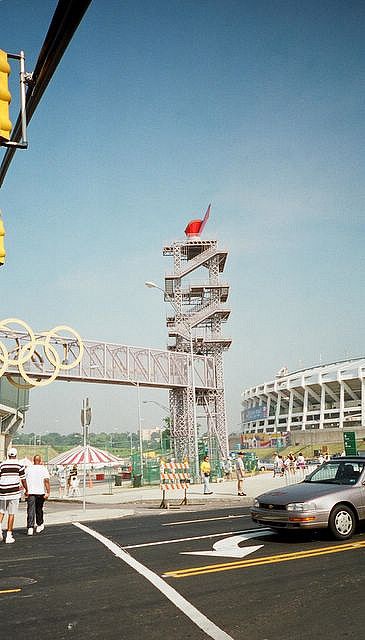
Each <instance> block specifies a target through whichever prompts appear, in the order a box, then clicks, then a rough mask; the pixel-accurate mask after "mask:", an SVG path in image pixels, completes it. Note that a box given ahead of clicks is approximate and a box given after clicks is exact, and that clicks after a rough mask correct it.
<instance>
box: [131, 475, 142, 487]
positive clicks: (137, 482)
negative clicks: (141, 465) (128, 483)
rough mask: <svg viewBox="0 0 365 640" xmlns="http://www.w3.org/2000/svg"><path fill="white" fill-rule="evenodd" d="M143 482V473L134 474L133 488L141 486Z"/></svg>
mask: <svg viewBox="0 0 365 640" xmlns="http://www.w3.org/2000/svg"><path fill="white" fill-rule="evenodd" d="M141 484H142V474H141V473H139V474H137V475H134V476H133V489H136V488H137V487H140V486H141Z"/></svg>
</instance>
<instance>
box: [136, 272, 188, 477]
mask: <svg viewBox="0 0 365 640" xmlns="http://www.w3.org/2000/svg"><path fill="white" fill-rule="evenodd" d="M145 285H146V287H148V288H149V289H159V291H162V293H163V294H164V297H165V298H166V300H167V301H168V302H169V303H170V304H171V306H172V308H173V309H174V311H175V313H177V314H179V313H180V310H179V309H178V307H177V306H176V304H175V301H174V300H173V299H172V298H171V296H170V295H169V294H168V293H167V292H166V291H165V290H164V289H162V288H161V287H159V286H158V284H156V283H155V282H151V281H150V280H148V281H147V282H145ZM180 322H181V323H182V324H183V325H184V327H185V329H186V330H187V332H188V338H189V344H190V370H191V377H190V382H191V391H192V401H193V428H194V466H195V474H194V475H195V479H196V480H198V479H199V451H198V426H197V419H196V402H195V391H196V389H195V369H194V348H193V333H192V330H191V326H190V325H189V324H188V323H187V322H184V320H181V319H180Z"/></svg>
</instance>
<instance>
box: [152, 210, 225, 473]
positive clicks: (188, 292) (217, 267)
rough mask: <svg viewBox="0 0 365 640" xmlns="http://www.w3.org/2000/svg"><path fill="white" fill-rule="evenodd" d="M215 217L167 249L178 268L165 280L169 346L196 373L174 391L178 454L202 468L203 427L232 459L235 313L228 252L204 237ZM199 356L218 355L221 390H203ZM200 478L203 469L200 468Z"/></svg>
mask: <svg viewBox="0 0 365 640" xmlns="http://www.w3.org/2000/svg"><path fill="white" fill-rule="evenodd" d="M209 214H210V205H209V207H208V209H207V212H206V214H205V216H204V218H203V220H192V221H191V222H189V224H188V225H187V227H186V229H185V236H186V238H185V240H183V241H181V242H173V243H172V244H171V245H169V246H165V247H164V248H163V255H164V256H169V257H172V259H173V270H172V272H171V273H169V274H168V275H166V276H165V287H164V289H165V301H166V302H169V303H170V304H171V307H172V308H173V310H174V313H173V314H172V315H171V314H170V315H168V316H167V318H166V324H167V328H168V336H169V343H168V348H169V349H171V350H173V351H180V352H184V351H185V352H188V353H190V356H191V362H190V367H191V375H190V376H189V380H190V381H189V386H188V387H187V388H186V389H176V388H175V389H171V390H170V412H171V418H172V420H171V423H172V436H173V441H174V447H175V454H176V456H177V458H178V459H180V460H182V459H183V458H184V457H185V456H187V457H188V458H189V460H191V461H195V463H194V467H196V466H197V465H198V460H199V457H198V435H199V434H198V429H199V428H200V429H202V430H203V432H205V433H206V434H207V441H208V448H209V452H210V455H211V454H212V449H213V447H214V443H215V448H216V450H217V452H218V456H219V458H225V457H227V455H228V430H227V419H226V405H225V388H224V368H223V353H224V351H226V350H227V349H228V348H229V347H230V345H231V339H230V338H226V337H224V336H223V335H222V326H223V323H224V322H226V321H227V320H228V318H229V315H230V309H229V308H227V306H226V305H225V303H226V301H227V298H228V294H229V285H228V284H227V283H226V282H223V281H222V280H221V274H222V273H223V271H224V267H225V263H226V259H227V255H228V252H227V251H225V250H223V249H220V248H219V247H218V242H217V240H205V239H204V240H203V239H202V237H201V234H202V232H203V229H204V227H205V225H206V222H207V220H208V218H209ZM199 355H209V356H212V357H213V362H214V367H215V387H214V388H212V389H199V379H198V373H196V371H197V363H196V362H194V356H196V359H197V360H198V356H199ZM195 472H196V475H198V469H196V468H195Z"/></svg>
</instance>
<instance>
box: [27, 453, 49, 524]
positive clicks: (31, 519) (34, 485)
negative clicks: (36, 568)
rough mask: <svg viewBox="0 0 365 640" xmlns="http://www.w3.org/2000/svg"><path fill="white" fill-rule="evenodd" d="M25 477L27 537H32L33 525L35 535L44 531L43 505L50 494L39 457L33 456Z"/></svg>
mask: <svg viewBox="0 0 365 640" xmlns="http://www.w3.org/2000/svg"><path fill="white" fill-rule="evenodd" d="M25 477H26V480H27V485H28V490H27V493H26V498H27V528H28V536H32V535H33V533H34V525H35V524H36V525H37V527H36V532H37V533H41V532H42V531H43V530H44V516H43V505H44V501H45V500H47V498H49V495H50V493H51V487H50V483H49V473H48V469H47V467H45V466H44V464H43V462H42V458H41V456H40V455H35V456H34V458H33V464H31V465H29V467H27V468H26V471H25Z"/></svg>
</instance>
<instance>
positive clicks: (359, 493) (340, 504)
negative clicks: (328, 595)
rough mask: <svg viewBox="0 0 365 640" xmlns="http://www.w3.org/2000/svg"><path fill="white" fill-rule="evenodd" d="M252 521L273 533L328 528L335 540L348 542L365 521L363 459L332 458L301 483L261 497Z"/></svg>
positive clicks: (257, 501) (364, 471) (253, 510)
mask: <svg viewBox="0 0 365 640" xmlns="http://www.w3.org/2000/svg"><path fill="white" fill-rule="evenodd" d="M251 517H252V520H253V521H254V522H258V523H260V524H262V525H264V526H265V527H271V528H272V529H275V530H280V529H297V530H298V529H320V528H324V527H328V528H329V530H330V531H331V533H332V534H333V536H334V537H335V538H337V539H338V540H346V539H347V538H350V537H351V536H352V534H353V532H354V531H355V528H356V525H357V524H358V522H359V521H360V520H363V519H365V459H364V458H359V457H357V456H355V457H343V458H335V459H333V460H331V461H330V462H326V463H325V464H323V465H321V466H320V467H318V468H317V469H315V470H314V471H313V472H312V473H310V474H309V475H308V476H307V477H306V478H305V479H304V481H303V482H300V483H298V484H292V485H289V486H287V487H281V488H280V489H274V490H273V491H267V492H266V493H263V494H262V495H260V496H258V497H257V498H256V499H255V500H254V504H253V507H251Z"/></svg>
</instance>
